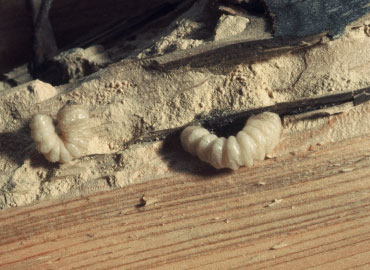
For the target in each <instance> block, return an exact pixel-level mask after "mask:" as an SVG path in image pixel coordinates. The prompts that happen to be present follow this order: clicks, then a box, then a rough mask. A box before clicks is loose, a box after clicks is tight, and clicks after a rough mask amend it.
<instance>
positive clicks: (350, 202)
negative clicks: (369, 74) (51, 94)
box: [0, 103, 370, 270]
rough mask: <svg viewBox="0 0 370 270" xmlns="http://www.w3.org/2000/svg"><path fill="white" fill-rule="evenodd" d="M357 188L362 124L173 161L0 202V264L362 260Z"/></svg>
mask: <svg viewBox="0 0 370 270" xmlns="http://www.w3.org/2000/svg"><path fill="white" fill-rule="evenodd" d="M356 107H358V108H359V110H358V112H359V113H362V114H363V115H364V117H365V116H366V114H368V109H369V108H368V104H367V103H364V104H362V105H359V106H356ZM361 107H363V108H362V110H361ZM353 119H354V118H353V115H352V114H351V113H348V114H347V117H342V119H341V121H343V123H342V124H344V125H345V124H346V123H347V124H348V123H350V121H353ZM356 119H361V117H359V115H357V117H356ZM359 121H360V120H359ZM288 139H289V138H288ZM369 190H370V133H367V134H363V135H361V136H359V137H355V138H352V139H347V140H345V141H340V142H336V143H332V144H325V145H321V146H320V145H315V146H314V147H312V148H310V151H304V152H302V153H295V154H287V155H284V156H281V157H278V158H276V159H269V160H265V161H264V162H261V163H260V164H258V165H257V166H256V167H254V168H253V169H250V170H249V169H245V168H242V169H240V170H238V171H235V172H229V171H221V172H217V173H216V172H215V171H213V170H211V169H208V170H202V173H201V174H198V175H196V174H189V173H184V172H177V174H176V175H174V176H172V177H169V178H165V179H159V180H155V181H149V182H146V183H141V184H136V185H133V186H130V187H127V188H124V189H117V190H114V191H109V192H104V193H99V194H95V195H89V196H86V197H80V198H75V199H72V200H65V201H63V200H53V201H44V202H41V203H39V204H35V205H32V206H26V207H19V208H16V209H8V210H4V211H2V212H0V269H1V270H2V269H330V268H333V269H368V268H369V267H370V238H369V235H370V227H369V226H368V224H369V222H370V214H369V213H370V211H369V210H370V193H369Z"/></svg>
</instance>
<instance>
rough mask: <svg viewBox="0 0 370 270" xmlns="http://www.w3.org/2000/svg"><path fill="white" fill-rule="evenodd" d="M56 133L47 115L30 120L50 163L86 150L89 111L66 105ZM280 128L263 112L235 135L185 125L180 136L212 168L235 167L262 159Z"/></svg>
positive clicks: (274, 116)
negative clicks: (223, 134)
mask: <svg viewBox="0 0 370 270" xmlns="http://www.w3.org/2000/svg"><path fill="white" fill-rule="evenodd" d="M57 120H58V126H59V129H60V132H59V133H60V134H58V132H56V130H55V127H54V124H53V120H52V118H51V117H50V116H48V115H44V114H37V115H36V116H35V117H34V118H33V119H32V121H31V123H30V128H31V136H32V138H33V139H34V141H35V142H36V145H37V149H38V150H39V151H40V152H41V153H42V154H43V155H44V156H45V158H46V159H47V160H49V161H51V162H61V163H66V162H69V161H71V160H72V159H74V158H78V157H81V156H83V155H84V154H85V153H86V150H87V147H88V144H89V139H90V138H91V137H92V131H91V126H90V121H89V113H88V112H87V110H86V109H84V108H83V107H82V106H79V105H66V106H64V107H63V108H62V109H61V110H60V111H59V112H58V115H57ZM281 130H282V125H281V120H280V117H279V116H278V115H277V114H275V113H271V112H263V113H261V114H258V115H254V116H252V117H250V118H249V119H248V121H247V123H246V125H245V127H244V128H243V130H241V131H240V132H238V134H237V135H236V136H230V137H228V138H227V139H226V138H223V137H221V138H219V137H217V136H216V135H214V134H211V133H210V132H209V131H208V130H206V129H205V128H202V127H198V126H188V127H186V128H185V129H184V130H183V131H182V133H181V136H180V139H181V144H182V146H183V147H184V149H185V151H187V152H189V153H191V154H193V155H196V156H198V157H199V158H200V159H201V160H203V161H205V162H207V163H209V164H211V165H212V166H213V167H215V168H217V169H220V168H230V169H233V170H236V169H238V168H239V167H240V166H248V167H252V166H253V161H254V160H263V159H264V158H265V155H267V154H270V153H271V152H272V150H273V149H274V147H275V146H276V145H277V144H278V142H279V139H280V134H281Z"/></svg>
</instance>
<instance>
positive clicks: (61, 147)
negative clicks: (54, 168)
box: [30, 105, 92, 163]
mask: <svg viewBox="0 0 370 270" xmlns="http://www.w3.org/2000/svg"><path fill="white" fill-rule="evenodd" d="M57 120H58V125H59V129H60V134H58V133H57V132H56V131H55V128H54V125H53V120H52V119H51V117H50V116H48V115H44V114H37V115H35V117H34V118H33V119H32V121H31V123H30V128H31V136H32V138H33V140H34V141H35V142H36V147H37V150H39V151H40V152H41V153H42V154H43V155H44V156H45V158H46V159H47V160H49V161H51V162H61V163H66V162H69V161H71V160H72V159H73V158H77V157H81V156H82V155H83V154H84V153H85V152H86V150H87V147H88V144H89V139H90V138H91V135H92V134H91V126H90V122H89V113H88V112H87V111H86V110H85V109H84V108H83V107H81V106H79V105H66V106H64V107H63V108H62V109H61V110H60V111H59V112H58V115H57Z"/></svg>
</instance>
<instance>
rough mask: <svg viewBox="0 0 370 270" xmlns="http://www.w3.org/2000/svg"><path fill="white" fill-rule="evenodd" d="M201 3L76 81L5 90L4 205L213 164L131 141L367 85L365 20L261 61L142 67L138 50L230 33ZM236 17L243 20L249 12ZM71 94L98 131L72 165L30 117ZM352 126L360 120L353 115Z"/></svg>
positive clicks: (145, 52)
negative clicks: (38, 145) (47, 143)
mask: <svg viewBox="0 0 370 270" xmlns="http://www.w3.org/2000/svg"><path fill="white" fill-rule="evenodd" d="M199 2H200V3H198V4H197V5H198V6H195V7H194V8H193V9H190V10H189V11H188V12H187V13H185V14H184V15H183V16H181V17H180V18H178V19H177V20H176V21H175V22H173V23H172V24H171V25H169V26H168V28H167V29H165V31H164V32H162V33H161V35H159V36H158V37H157V38H156V42H155V43H154V44H153V45H152V46H150V47H148V46H146V45H147V44H148V40H145V37H148V36H145V35H143V36H141V37H138V39H137V40H136V41H135V42H136V44H134V43H135V42H132V41H131V44H134V45H135V46H136V45H137V46H136V47H135V50H134V51H135V52H132V54H131V55H130V56H129V57H128V58H127V59H125V60H123V61H120V62H117V63H114V64H111V65H109V66H107V67H106V68H104V69H101V70H98V69H99V68H97V69H96V70H97V72H95V73H93V74H91V75H90V76H87V77H83V78H80V79H78V78H79V75H76V70H77V69H73V70H72V71H71V72H70V74H72V75H73V76H71V77H70V78H69V80H68V81H70V83H67V84H64V85H60V86H57V87H53V86H51V85H50V84H47V83H44V82H41V81H37V80H36V81H32V82H30V83H26V84H23V85H20V86H18V87H15V88H7V89H3V90H2V91H1V92H0V115H1V116H2V117H1V118H0V170H1V172H0V190H1V194H0V208H5V207H13V206H20V205H25V204H28V203H31V202H34V201H36V200H39V199H44V198H50V197H58V196H59V197H60V196H66V197H70V196H76V195H81V194H89V193H93V192H98V191H102V190H108V189H112V188H117V187H125V186H127V185H130V184H134V183H139V182H143V181H148V180H153V179H158V178H163V177H167V176H171V175H176V173H179V172H192V173H194V172H195V173H199V172H200V171H204V170H209V167H208V166H207V165H205V164H202V163H200V162H198V161H197V160H194V159H193V158H192V157H191V156H190V155H188V154H185V153H184V152H183V151H182V150H181V148H180V146H179V142H178V141H176V140H173V142H172V143H173V144H172V145H170V147H169V146H168V145H166V144H167V143H168V141H164V142H163V141H160V142H149V143H142V144H134V145H130V146H129V147H128V145H129V143H130V142H132V141H133V140H135V139H137V138H138V137H139V136H142V135H145V134H149V133H151V132H153V131H158V130H164V129H171V128H179V127H181V126H183V125H185V124H187V123H189V122H191V121H193V120H194V118H196V117H198V116H200V115H209V114H211V113H212V112H214V111H220V112H224V113H231V112H237V111H240V110H246V109H250V108H256V107H261V106H268V105H273V104H276V103H278V102H284V101H291V100H296V99H298V98H301V97H308V96H310V97H311V96H315V95H322V94H328V93H333V92H338V91H343V90H346V91H348V90H353V89H359V88H362V87H366V86H369V85H370V79H369V78H370V69H369V64H370V39H369V36H368V35H367V34H366V33H365V31H366V30H365V26H364V25H363V26H361V27H357V28H354V29H348V30H347V32H346V33H345V35H344V36H342V37H341V38H339V39H336V40H334V41H327V42H326V43H324V44H322V45H320V46H317V47H314V48H311V49H308V50H306V51H304V52H299V53H295V54H286V55H282V56H279V57H275V58H272V59H270V60H267V61H263V62H259V63H253V64H239V65H235V66H232V67H223V66H220V67H214V68H212V69H208V68H199V69H191V70H189V68H187V67H181V68H179V69H176V70H171V71H168V72H158V71H154V70H150V69H146V68H144V67H143V66H142V65H141V62H140V61H138V60H137V59H138V58H139V59H140V58H143V57H147V56H153V55H158V54H164V53H167V52H170V51H174V50H186V49H188V48H191V47H194V46H199V45H201V44H203V43H206V42H212V40H214V39H223V38H228V37H229V36H230V33H229V32H228V31H227V28H224V29H226V30H222V29H223V26H222V20H220V21H215V22H214V27H215V26H216V25H217V29H218V30H215V28H213V29H207V27H208V26H206V25H205V24H204V22H203V21H202V20H201V16H200V15H199V14H201V13H200V12H201V10H202V8H203V6H201V3H204V2H203V1H199ZM199 5H200V6H199ZM237 21H238V22H239V23H241V22H242V23H241V24H244V26H245V23H246V21H247V20H246V19H245V18H243V19H240V18H239V19H238V20H237ZM250 27H252V24H247V25H246V26H245V29H242V28H240V29H239V30H238V31H237V32H238V33H240V32H243V31H244V32H248V31H249V28H250ZM251 31H253V29H251ZM215 33H216V34H215ZM234 34H237V33H231V35H234ZM216 36H217V37H216ZM140 42H141V43H142V44H141V45H140V44H139V43H140ZM143 44H144V45H143ZM74 52H75V53H83V51H81V50H75V51H74ZM95 52H96V51H95ZM98 52H99V53H98V54H99V55H100V56H102V57H103V58H104V59H106V58H105V57H106V55H105V54H104V53H103V52H101V51H99V50H98ZM84 57H86V54H84ZM87 58H89V57H87ZM133 58H135V59H133ZM91 61H92V62H94V59H93V60H91ZM107 61H108V60H107ZM106 63H107V62H104V61H103V62H102V64H104V65H105V64H106ZM74 67H76V65H75V66H74ZM97 67H98V66H97ZM72 68H73V67H72ZM68 100H71V101H75V102H77V103H80V104H84V105H86V107H87V108H88V109H89V111H90V115H91V117H92V124H93V126H94V134H95V135H94V137H93V138H92V139H91V141H90V144H89V150H88V155H87V156H86V157H83V158H81V159H78V160H74V161H72V162H71V163H68V164H65V165H58V164H50V163H48V162H47V161H45V159H44V158H43V157H42V155H41V154H39V153H38V152H37V151H36V150H35V148H34V144H33V142H32V140H31V138H30V136H29V128H28V123H29V121H30V119H31V117H32V116H33V115H34V114H35V113H38V112H43V113H46V114H49V115H51V116H52V117H54V118H55V115H56V113H57V111H58V110H59V109H60V108H61V107H62V106H63V105H64V104H65V102H67V101H68ZM317 121H319V120H317ZM317 121H316V122H315V121H305V122H304V123H303V122H302V124H301V125H302V126H290V127H289V130H288V131H284V132H285V133H284V134H283V135H284V136H285V138H286V137H288V135H289V134H288V133H289V132H293V133H294V132H295V133H296V134H299V132H300V131H302V130H304V129H309V128H312V129H315V128H318V127H321V128H323V127H324V126H325V125H327V123H328V122H327V121H323V120H320V121H321V122H317ZM338 121H340V120H338ZM286 128H287V127H286ZM350 128H353V129H355V128H361V127H357V126H356V124H355V123H354V125H353V127H350ZM311 135H312V134H311ZM327 136H328V139H327V140H326V141H330V140H335V139H337V138H344V137H345V136H351V130H350V129H348V130H347V131H344V132H341V131H339V130H334V131H331V132H330V131H328V133H327ZM283 144H284V143H283ZM284 145H285V146H286V147H287V148H286V151H287V152H289V151H293V150H292V148H289V147H288V146H287V145H288V142H285V144H284ZM292 145H294V144H292ZM289 149H290V150H289Z"/></svg>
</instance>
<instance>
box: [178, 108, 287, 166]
mask: <svg viewBox="0 0 370 270" xmlns="http://www.w3.org/2000/svg"><path fill="white" fill-rule="evenodd" d="M281 130H282V126H281V120H280V117H279V115H277V114H275V113H272V112H264V113H261V114H258V115H254V116H252V117H250V118H249V119H248V121H247V123H246V125H245V127H244V128H243V130H241V131H239V132H238V134H237V135H236V136H230V137H229V138H227V139H226V138H223V137H221V138H218V137H217V136H216V135H214V134H210V133H209V131H208V130H206V129H205V128H202V127H197V126H189V127H187V128H185V129H184V130H183V131H182V133H181V136H180V140H181V144H182V146H183V147H184V149H185V151H187V152H189V153H191V154H193V155H196V156H198V157H199V158H200V159H201V160H203V161H205V162H207V163H209V164H211V165H212V166H213V167H215V168H217V169H220V168H230V169H233V170H236V169H238V168H239V167H240V166H248V167H252V166H253V161H254V160H263V159H264V158H265V155H266V154H270V153H271V152H272V150H273V149H274V148H275V146H276V145H277V144H278V143H279V140H280V134H281Z"/></svg>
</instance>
